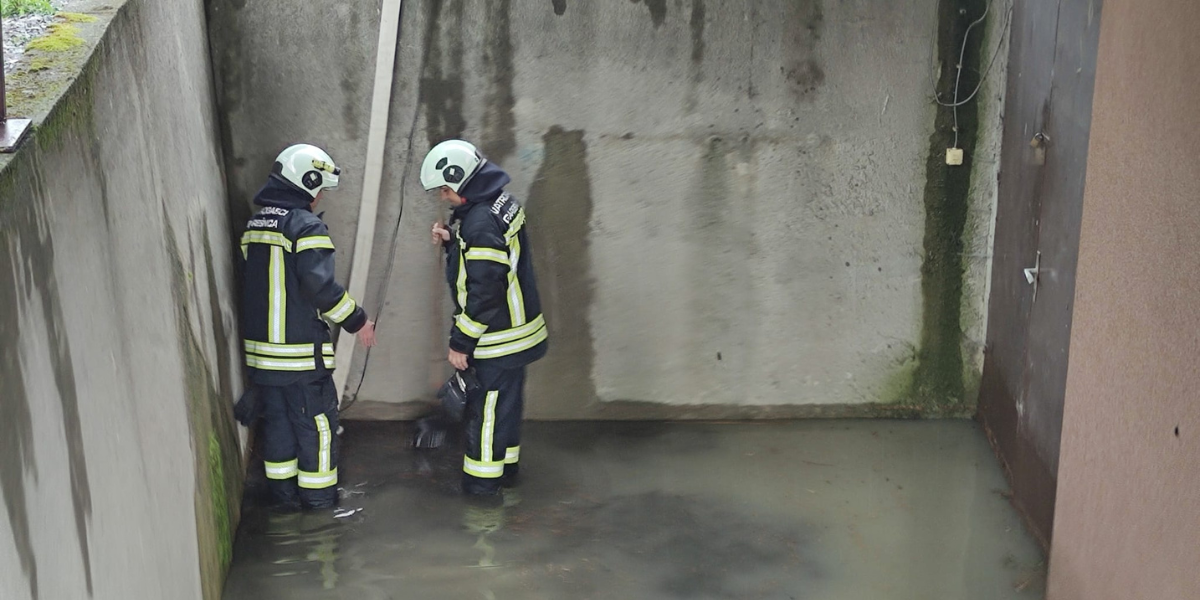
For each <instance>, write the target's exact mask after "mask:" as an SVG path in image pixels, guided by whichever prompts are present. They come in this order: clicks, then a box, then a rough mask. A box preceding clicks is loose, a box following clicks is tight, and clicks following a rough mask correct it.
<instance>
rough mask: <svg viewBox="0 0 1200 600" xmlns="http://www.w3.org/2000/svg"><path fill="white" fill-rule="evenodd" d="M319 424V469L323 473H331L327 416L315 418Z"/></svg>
mask: <svg viewBox="0 0 1200 600" xmlns="http://www.w3.org/2000/svg"><path fill="white" fill-rule="evenodd" d="M313 420H314V421H316V422H317V437H318V441H317V469H318V470H319V471H320V472H322V473H327V472H329V462H330V456H329V453H330V441H331V439H332V438H331V436H330V434H329V417H326V416H325V415H317V416H315V417H313Z"/></svg>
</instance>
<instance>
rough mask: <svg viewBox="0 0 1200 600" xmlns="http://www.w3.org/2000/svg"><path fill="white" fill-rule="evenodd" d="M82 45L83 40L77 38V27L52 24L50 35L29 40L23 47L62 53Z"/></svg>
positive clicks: (68, 24) (66, 24)
mask: <svg viewBox="0 0 1200 600" xmlns="http://www.w3.org/2000/svg"><path fill="white" fill-rule="evenodd" d="M82 45H83V38H81V37H79V28H78V27H76V26H74V25H72V24H70V23H53V24H51V25H50V33H47V34H46V35H43V36H42V37H40V38H37V39H35V40H31V41H30V42H29V44H28V45H27V46H25V47H26V48H27V49H29V50H41V51H42V52H62V51H64V50H70V49H72V48H78V47H80V46H82Z"/></svg>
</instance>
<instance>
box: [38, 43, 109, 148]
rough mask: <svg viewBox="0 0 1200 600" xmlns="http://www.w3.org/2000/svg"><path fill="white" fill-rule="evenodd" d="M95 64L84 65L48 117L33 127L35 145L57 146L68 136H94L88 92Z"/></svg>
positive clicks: (90, 87) (91, 101)
mask: <svg viewBox="0 0 1200 600" xmlns="http://www.w3.org/2000/svg"><path fill="white" fill-rule="evenodd" d="M96 62H97V61H91V62H90V63H89V64H87V65H85V66H84V68H83V71H81V72H80V73H79V77H77V78H76V79H75V81H74V82H72V83H71V86H70V88H69V89H68V90H67V92H66V93H64V94H63V95H62V97H60V98H59V100H58V103H57V104H56V105H55V106H54V108H53V109H51V110H50V114H48V115H46V118H45V120H43V121H42V123H41V124H40V125H38V126H37V129H36V131H35V134H36V135H37V139H38V142H39V143H41V144H43V145H44V146H45V147H46V148H48V149H56V148H59V147H61V146H62V144H63V142H64V141H65V140H66V139H67V137H68V136H69V135H71V134H74V135H87V136H93V135H95V132H94V129H95V126H94V120H93V116H94V115H93V106H94V98H93V97H92V89H93V87H94V86H93V81H94V79H95V72H96V68H97V67H96Z"/></svg>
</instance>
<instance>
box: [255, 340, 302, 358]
mask: <svg viewBox="0 0 1200 600" xmlns="http://www.w3.org/2000/svg"><path fill="white" fill-rule="evenodd" d="M242 343H243V345H244V346H245V350H246V352H250V353H253V354H261V355H263V356H279V357H283V358H288V357H291V356H312V355H313V345H312V344H272V343H269V342H256V341H254V340H243V341H242Z"/></svg>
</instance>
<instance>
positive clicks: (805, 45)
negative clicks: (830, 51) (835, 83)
mask: <svg viewBox="0 0 1200 600" xmlns="http://www.w3.org/2000/svg"><path fill="white" fill-rule="evenodd" d="M786 22H787V28H786V29H785V30H784V43H785V48H786V50H785V53H784V56H785V62H784V64H783V65H781V66H780V67H779V69H780V70H781V71H782V72H783V74H784V77H785V78H786V80H787V82H788V84H789V86H790V87H791V92H792V94H793V96H794V97H795V98H796V99H798V100H807V99H810V98H811V96H812V94H813V93H814V92H816V91H817V90H818V89H819V88H820V87H821V85H823V84H824V83H825V71H824V69H823V68H822V67H821V64H820V62H819V61H818V58H817V56H816V49H817V42H818V41H819V40H820V39H821V32H822V29H823V28H824V25H825V13H824V10H823V9H822V7H821V0H805V1H801V2H794V3H792V4H791V6H789V7H788V14H787V17H786Z"/></svg>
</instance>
